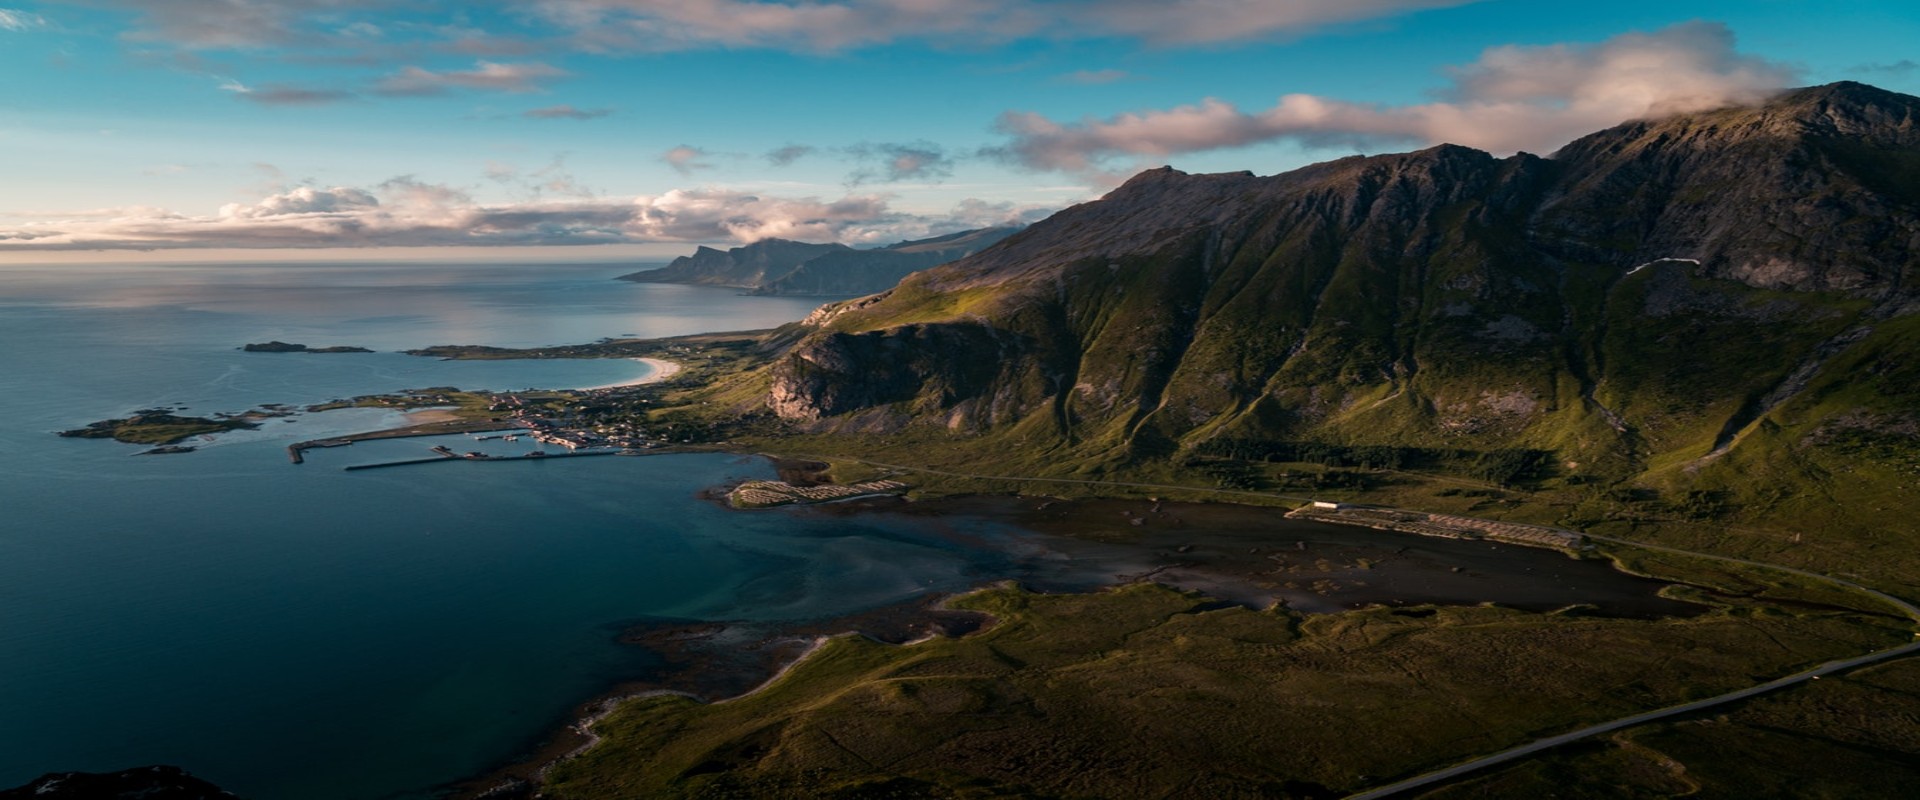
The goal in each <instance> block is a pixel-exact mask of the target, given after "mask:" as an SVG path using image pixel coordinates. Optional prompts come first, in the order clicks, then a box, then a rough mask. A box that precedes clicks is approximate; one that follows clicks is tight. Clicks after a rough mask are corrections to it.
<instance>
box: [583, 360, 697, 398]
mask: <svg viewBox="0 0 1920 800" xmlns="http://www.w3.org/2000/svg"><path fill="white" fill-rule="evenodd" d="M627 360H628V361H638V362H640V363H642V364H645V365H647V366H648V367H651V368H652V369H653V371H652V372H649V373H647V374H646V375H645V376H642V377H640V378H635V379H634V380H630V381H620V382H616V383H607V384H602V385H599V386H582V387H580V388H578V389H575V390H573V391H578V392H596V391H600V390H602V389H622V388H625V387H628V386H645V385H647V384H649V383H661V382H664V381H666V380H667V379H668V378H672V377H673V376H675V375H678V374H679V373H680V369H681V367H680V363H679V362H677V361H668V360H666V359H664V358H645V357H642V358H629V359H627Z"/></svg>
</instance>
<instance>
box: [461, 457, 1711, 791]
mask: <svg viewBox="0 0 1920 800" xmlns="http://www.w3.org/2000/svg"><path fill="white" fill-rule="evenodd" d="M723 502H724V501H723ZM789 512H790V513H801V514H809V515H819V516H826V517H833V518H848V517H853V516H858V515H862V514H871V513H890V514H904V515H910V516H915V517H921V518H926V519H938V518H940V517H944V516H949V515H969V514H971V515H979V516H983V517H992V518H994V519H997V520H999V521H1001V522H1004V523H1009V524H1014V525H1017V526H1019V527H1021V528H1025V529H1028V530H1030V531H1033V532H1035V533H1038V534H1043V535H1048V536H1053V537H1060V538H1061V539H1066V540H1072V541H1080V542H1083V543H1085V544H1086V545H1087V546H1086V548H1085V549H1084V550H1076V551H1075V552H1074V553H1073V556H1074V557H1073V559H1072V560H1076V561H1085V562H1087V563H1088V564H1089V565H1090V570H1091V572H1089V573H1088V574H1086V575H1078V574H1075V575H1066V576H1053V577H1052V578H1046V577H1041V576H1025V578H1024V579H1019V578H1013V577H1010V576H1005V575H999V576H995V577H989V578H986V579H984V580H983V581H982V582H980V583H978V584H975V585H973V586H970V587H968V588H966V589H964V590H960V591H956V592H946V593H939V594H930V595H923V596H920V597H916V598H913V599H911V600H908V601H905V602H902V603H898V604H894V605H891V606H886V607H882V608H877V609H871V610H868V611H862V612H855V613H852V614H847V615H842V616H837V617H833V618H829V619H822V620H813V621H799V622H787V623H776V624H772V625H768V626H765V627H761V628H757V629H754V630H752V631H751V634H752V635H751V636H749V637H748V641H750V642H751V643H750V644H746V645H744V646H743V645H741V644H740V643H739V642H738V641H736V642H735V643H734V644H730V645H726V646H724V647H723V648H713V647H712V646H711V645H710V644H708V642H709V641H710V640H711V637H712V634H713V633H714V632H715V631H716V630H724V629H727V628H731V627H733V626H735V625H739V624H740V623H734V622H716V623H700V624H695V625H690V626H689V625H667V626H663V627H660V628H657V629H654V630H651V631H648V630H643V629H641V628H634V629H630V630H629V631H628V632H627V633H625V634H623V635H622V641H624V642H626V643H628V644H633V645H637V646H642V647H650V648H658V649H657V650H656V652H662V653H666V654H668V655H669V659H668V660H669V662H670V663H672V665H673V666H672V668H671V669H670V670H669V671H668V672H666V673H664V674H661V675H655V676H649V677H646V678H639V679H634V680H627V681H622V682H620V683H617V684H615V685H614V686H612V687H611V688H609V689H608V690H607V691H605V692H603V693H602V694H600V695H598V696H596V697H594V698H591V699H589V700H587V701H585V702H582V703H580V704H579V705H576V706H575V707H574V709H573V711H572V712H571V713H570V714H569V715H567V716H566V717H565V718H564V719H563V720H562V721H560V722H558V723H557V724H556V725H554V726H553V727H551V728H548V729H547V732H546V734H545V736H544V738H543V740H542V741H540V742H538V743H537V744H535V745H533V746H532V747H530V748H529V749H528V750H527V751H526V752H523V753H521V754H520V755H518V756H515V757H513V758H512V759H511V760H509V761H507V762H505V763H502V764H500V765H497V766H495V767H494V768H493V769H491V770H488V771H487V772H485V773H482V774H480V775H476V776H474V777H473V778H470V779H467V780H464V781H458V782H455V783H452V784H450V785H448V786H447V787H445V788H447V789H448V790H449V796H451V797H455V798H460V799H461V800H479V799H480V798H486V800H503V799H504V798H518V797H534V796H536V794H534V793H535V792H536V791H537V790H538V787H539V785H540V783H541V781H542V780H543V779H544V776H545V775H546V774H547V771H548V770H549V769H550V768H552V767H553V766H554V765H555V764H557V763H559V762H561V761H564V760H566V759H569V758H572V757H575V756H578V755H579V754H581V753H583V752H585V751H586V750H587V749H588V748H590V747H592V746H593V745H594V744H595V743H597V742H598V740H599V734H597V733H595V732H594V731H593V730H592V727H593V725H594V723H596V722H599V721H600V720H602V719H604V718H606V717H607V716H608V715H610V714H611V713H613V711H614V710H615V709H616V707H617V706H619V705H620V704H621V703H623V702H625V701H627V700H631V699H636V698H644V697H652V696H660V695H678V696H684V697H689V698H693V699H694V700H696V701H698V702H702V703H709V704H722V703H728V702H732V701H736V700H741V699H745V698H749V697H752V696H754V695H755V694H757V693H759V692H762V691H764V690H766V689H767V688H768V687H770V686H772V685H773V684H775V683H777V682H778V681H779V680H780V679H781V678H783V677H785V676H786V675H787V674H788V673H789V672H791V671H792V670H794V669H796V668H798V667H800V666H801V665H802V664H803V663H804V662H805V661H807V660H808V659H809V658H810V657H812V656H814V655H816V654H818V652H819V651H820V648H821V647H822V646H823V645H825V644H826V643H827V642H828V641H829V640H831V639H834V638H837V637H845V636H863V637H866V638H869V639H873V640H875V641H879V642H883V643H887V644H892V645H896V646H912V645H915V644H920V643H923V642H926V641H929V640H931V639H934V638H937V637H942V636H945V637H958V636H965V635H968V634H970V633H973V632H975V631H978V630H983V629H985V628H988V627H991V626H992V625H994V624H995V623H996V622H997V620H995V619H993V618H992V617H991V616H990V615H984V614H981V613H980V612H975V611H954V610H952V609H950V603H951V602H953V601H954V600H956V599H958V598H960V597H964V596H967V595H969V594H973V593H976V592H980V591H983V590H986V589H989V588H992V587H996V586H1005V585H1008V584H1009V582H1012V584H1013V585H1016V586H1020V587H1023V588H1025V589H1027V590H1029V591H1036V592H1039V593H1043V594H1055V593H1082V592H1100V591H1106V590H1110V589H1114V588H1118V587H1122V586H1128V585H1133V584H1139V583H1148V582H1155V583H1167V584H1168V585H1174V586H1177V587H1180V588H1182V589H1185V590H1188V591H1199V592H1202V593H1205V594H1207V595H1208V596H1209V597H1213V598H1215V599H1216V600H1218V601H1219V602H1222V603H1225V604H1228V605H1237V606H1243V607H1247V608H1256V609H1260V608H1274V607H1284V608H1288V609H1291V610H1293V611H1296V612H1300V613H1305V614H1324V613H1337V612H1339V611H1343V610H1347V609H1351V608H1356V607H1366V606H1371V605H1376V604H1378V605H1389V606H1395V607H1401V606H1405V607H1415V608H1418V607H1420V606H1422V605H1429V604H1441V605H1456V604H1469V603H1470V602H1471V600H1470V599H1467V598H1465V597H1464V595H1465V594H1466V593H1470V592H1472V591H1474V590H1472V589H1470V588H1460V587H1456V588H1457V589H1458V590H1459V591H1461V592H1462V593H1463V596H1462V597H1455V598H1437V597H1430V596H1410V595H1405V594H1401V593H1400V592H1401V591H1402V590H1403V589H1408V588H1412V587H1400V588H1395V587H1394V586H1393V581H1392V578H1393V575H1394V574H1395V573H1396V572H1398V571H1399V570H1400V566H1399V565H1401V564H1407V563H1413V562H1419V563H1420V564H1425V566H1417V567H1416V570H1417V572H1418V577H1420V578H1421V581H1420V582H1421V583H1422V584H1424V583H1428V582H1431V581H1433V580H1436V579H1437V580H1439V581H1440V582H1448V581H1449V579H1450V578H1451V579H1453V580H1455V581H1460V582H1462V583H1463V586H1464V584H1468V583H1471V584H1476V585H1477V584H1478V583H1479V582H1481V581H1483V580H1484V578H1485V576H1486V575H1487V574H1488V573H1490V572H1500V571H1504V570H1493V569H1490V568H1489V566H1490V565H1491V564H1492V563H1493V562H1494V561H1504V560H1508V559H1519V560H1528V559H1532V560H1539V559H1551V560H1552V561H1554V562H1558V561H1560V560H1561V559H1563V558H1564V556H1563V555H1562V554H1561V553H1560V552H1559V551H1556V550H1549V549H1542V548H1535V547H1525V546H1518V545H1511V544H1502V545H1499V546H1498V550H1497V551H1491V552H1490V554H1487V555H1483V556H1482V558H1484V559H1487V560H1486V561H1476V562H1465V561H1461V562H1456V561H1455V559H1456V558H1459V557H1461V556H1460V554H1461V553H1462V551H1463V550H1465V549H1466V548H1464V547H1463V545H1466V544H1467V543H1466V542H1462V541H1459V540H1450V539H1438V540H1436V539H1434V538H1433V537H1424V536H1413V535H1409V534H1405V533H1400V532H1395V531H1377V532H1376V531H1375V529H1371V528H1367V527H1364V526H1353V525H1350V524H1348V525H1336V524H1329V523H1326V522H1324V521H1319V520H1299V522H1305V523H1307V524H1310V525H1313V524H1317V525H1318V526H1320V527H1321V528H1322V530H1320V531H1313V530H1307V529H1302V530H1298V531H1293V532H1291V533H1290V534H1289V535H1288V536H1285V537H1282V538H1281V539H1280V540H1273V539H1257V538H1252V537H1253V536H1254V534H1256V533H1258V532H1260V531H1264V530H1265V528H1266V526H1267V525H1269V524H1271V520H1272V519H1273V518H1274V517H1276V516H1282V512H1278V511H1276V510H1275V509H1271V508H1266V507H1260V506H1246V505H1240V504H1233V503H1221V504H1213V503H1176V502H1164V503H1160V502H1155V501H1152V500H1138V499H1112V498H1102V499H1093V500H1053V499H1048V498H1042V497H1031V496H1020V495H966V496H958V497H947V498H940V499H935V500H923V501H918V502H913V503H906V502H903V501H900V500H898V499H895V498H877V497H862V498H853V499H851V500H850V501H849V502H844V503H835V504H824V505H812V506H805V507H802V508H793V509H789ZM1136 520H1138V521H1136ZM1236 523H1238V524H1236ZM1363 531H1364V532H1365V533H1361V532H1363ZM962 536H963V537H964V536H965V534H962ZM1356 536H1357V537H1358V539H1357V540H1356V539H1355V538H1354V537H1356ZM1118 542H1126V544H1125V545H1122V546H1121V547H1122V548H1123V549H1124V550H1126V551H1127V552H1126V553H1125V554H1124V556H1123V557H1119V558H1116V557H1115V556H1114V554H1113V553H1112V552H1111V550H1110V548H1108V547H1107V546H1106V545H1111V544H1115V543H1118ZM1429 542H1432V543H1433V544H1431V545H1429V544H1428V543H1429ZM1103 543H1104V544H1103ZM1485 544H1493V543H1484V544H1482V547H1484V546H1485ZM1250 546H1251V547H1252V548H1253V549H1251V550H1250V549H1249V547H1250ZM1473 549H1474V550H1475V551H1476V552H1483V553H1488V552H1489V551H1484V550H1482V549H1481V548H1473ZM1435 550H1439V551H1450V552H1453V553H1454V554H1455V555H1454V556H1451V557H1447V556H1442V557H1441V558H1443V559H1444V560H1441V561H1436V555H1435V554H1434V551H1435ZM1256 553H1257V554H1258V556H1259V557H1258V558H1248V556H1249V555H1252V554H1256ZM1501 553H1504V554H1506V555H1504V556H1502V555H1500V554H1501ZM1096 562H1098V563H1096ZM1455 563H1463V564H1466V568H1465V569H1454V570H1447V569H1445V567H1446V566H1447V565H1450V564H1455ZM1536 566H1544V564H1541V565H1536ZM1510 569H1511V571H1512V572H1513V573H1514V574H1516V576H1517V574H1518V573H1519V572H1520V571H1523V570H1524V571H1526V572H1529V573H1532V572H1535V571H1536V570H1530V569H1526V567H1525V566H1524V565H1515V566H1513V567H1511V568H1510ZM1607 569H1608V570H1609V571H1612V572H1621V574H1623V575H1626V574H1631V573H1624V572H1622V571H1620V570H1618V569H1617V568H1615V567H1612V566H1609V567H1607ZM1537 571H1538V572H1541V573H1544V572H1546V570H1545V569H1539V570H1537ZM1093 573H1098V574H1097V575H1096V574H1093ZM1409 574H1412V573H1409ZM1636 577H1639V576H1636ZM1646 580H1649V581H1650V582H1653V583H1659V584H1664V583H1665V581H1662V580H1660V579H1657V578H1646ZM1636 582H1637V581H1636ZM1280 583H1284V584H1288V585H1289V586H1291V585H1292V584H1295V583H1297V584H1299V588H1300V589H1302V590H1304V591H1306V592H1308V593H1311V594H1313V595H1316V596H1318V597H1319V598H1321V599H1322V600H1323V601H1329V602H1330V605H1325V606H1320V607H1316V606H1315V605H1314V604H1310V603H1305V602H1302V601H1301V599H1300V598H1292V599H1282V598H1280V597H1277V596H1276V595H1275V594H1274V593H1273V592H1274V590H1275V589H1277V588H1278V587H1277V586H1276V585H1275V584H1280ZM1581 583H1582V585H1583V586H1584V585H1586V584H1585V582H1584V581H1582V582H1581ZM1648 588H1649V589H1652V588H1653V587H1651V586H1650V587H1648ZM1330 595H1331V596H1330ZM1474 597H1483V595H1479V594H1475V595H1474ZM1648 598H1649V599H1650V600H1651V601H1652V602H1653V603H1655V604H1657V605H1658V606H1661V608H1658V609H1648V608H1644V607H1643V608H1632V609H1629V608H1624V607H1620V606H1618V605H1616V604H1619V603H1621V602H1622V599H1623V598H1621V597H1620V596H1617V595H1616V596H1613V597H1610V598H1607V599H1606V600H1605V601H1604V602H1605V603H1606V604H1607V605H1608V606H1609V607H1610V609H1609V611H1608V612H1606V613H1608V614H1610V615H1611V614H1618V615H1619V616H1623V617H1640V618H1654V617H1661V616H1676V617H1684V616H1689V615H1690V614H1691V613H1696V612H1694V611H1691V610H1689V609H1685V608H1683V607H1682V606H1685V605H1690V604H1681V603H1672V601H1668V600H1666V599H1665V598H1660V597H1659V596H1658V594H1657V592H1656V591H1649V592H1648ZM1581 599H1584V597H1583V598H1581ZM1528 600H1532V601H1534V602H1528ZM1541 600H1542V598H1538V597H1532V598H1527V597H1516V596H1511V595H1509V596H1506V597H1502V598H1500V599H1499V601H1498V602H1500V603H1501V604H1502V605H1507V606H1511V607H1514V608H1520V609H1525V610H1529V611H1532V612H1533V613H1542V614H1544V613H1549V612H1550V611H1551V610H1553V609H1557V608H1563V607H1568V606H1570V605H1571V604H1573V603H1574V602H1575V601H1574V600H1573V599H1569V598H1556V599H1551V600H1546V601H1545V602H1541ZM1701 608H1702V609H1704V607H1701ZM722 651H725V653H726V654H728V655H732V656H734V658H728V657H726V655H723V654H722Z"/></svg>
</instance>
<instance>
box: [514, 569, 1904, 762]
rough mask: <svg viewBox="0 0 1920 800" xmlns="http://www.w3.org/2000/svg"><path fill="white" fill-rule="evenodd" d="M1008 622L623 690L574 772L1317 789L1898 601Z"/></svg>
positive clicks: (1883, 639)
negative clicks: (717, 694) (740, 674)
mask: <svg viewBox="0 0 1920 800" xmlns="http://www.w3.org/2000/svg"><path fill="white" fill-rule="evenodd" d="M953 605H954V606H956V607H960V608H967V609H975V610H979V611H983V612H986V613H989V614H991V615H993V616H994V617H996V618H997V620H998V622H997V624H995V625H994V626H992V627H991V628H989V629H987V630H986V631H984V632H981V633H977V634H973V635H970V636H967V637H964V638H960V639H935V640H930V641H926V642H922V643H919V644H914V645H909V646H891V645H884V644H879V643H876V642H873V641H871V640H867V639H864V638H860V637H853V636H844V637H839V638H835V639H832V640H830V641H828V642H826V643H825V644H824V645H823V646H822V647H821V648H820V650H819V651H818V652H816V653H815V654H814V655H813V656H812V657H810V658H808V659H806V660H805V661H804V662H802V663H801V664H800V665H799V666H798V667H796V668H795V669H793V670H791V671H790V672H789V673H788V674H786V675H785V676H784V677H782V678H780V679H779V680H777V681H775V682H774V683H773V684H771V685H769V686H768V687H766V688H765V689H763V690H762V691H759V692H757V693H754V694H751V695H748V696H746V697H743V698H739V699H735V700H729V701H726V702H720V703H712V704H706V703H701V702H698V701H695V700H691V699H688V698H685V697H680V696H663V697H653V698H648V699H644V700H636V701H632V702H629V703H627V704H626V705H624V706H622V707H621V708H620V710H618V711H617V712H615V713H614V714H613V715H612V716H611V717H609V718H607V719H605V720H604V721H602V722H600V723H599V724H598V725H596V727H595V730H596V731H597V732H599V733H600V734H601V735H602V736H604V737H605V741H604V742H603V743H602V744H600V745H599V746H598V747H595V748H593V749H592V750H589V751H588V752H586V753H585V754H584V755H582V756H581V757H579V758H577V759H574V760H571V761H567V762H563V763H561V764H559V765H556V766H555V767H554V769H553V770H552V772H551V775H550V781H549V783H548V785H547V787H546V790H547V792H548V794H549V795H551V796H554V797H561V798H573V797H578V798H590V797H591V798H599V797H709V796H798V795H800V794H807V795H810V796H825V797H833V796H840V797H879V796H902V797H904V796H924V797H996V796H998V797H1033V796H1040V797H1054V796H1078V797H1143V796H1144V797H1196V798H1198V797H1205V798H1222V797H1326V796H1337V795H1339V794H1343V793H1347V792H1351V791H1354V790H1357V789H1361V788H1364V787H1367V786H1370V785H1377V784H1379V783H1383V782H1386V781H1388V780H1390V779H1392V778H1395V777H1397V776H1404V775H1408V774H1413V773H1418V772H1421V771H1424V770H1427V769H1430V768H1435V767H1439V766H1444V765H1445V764H1447V763H1449V762H1451V761H1455V760H1461V759H1464V758H1466V757H1468V756H1471V755H1474V754H1478V753H1483V752H1487V751H1491V750H1495V749H1499V748H1501V747H1505V746H1508V745H1511V744H1515V743H1518V742H1521V741H1525V740H1527V739H1531V738H1535V737H1538V736H1542V735H1547V734H1551V733H1554V732H1558V731H1561V730H1566V729H1569V728H1572V727H1576V726H1577V725H1579V724H1581V723H1590V722H1597V721H1602V720H1606V719H1611V718H1615V717H1619V716H1624V715H1626V714H1629V713H1633V712H1635V711H1639V710H1643V709H1646V708H1651V707H1657V706H1661V705H1666V704H1670V703H1674V702H1680V701H1684V700H1689V699H1696V698H1700V697H1707V696H1711V695H1714V694H1718V693H1721V692H1724V691H1728V690H1731V689H1735V688H1740V687H1744V686H1746V685H1749V684H1750V683H1752V682H1753V681H1755V680H1756V679H1760V678H1765V677H1771V676H1775V675H1779V674H1785V673H1787V672H1790V671H1792V670H1793V669H1795V668H1796V667H1800V666H1804V665H1807V664H1810V663H1815V662H1819V661H1822V660H1826V659H1830V658H1834V657H1838V656H1843V655H1851V654H1855V653H1858V652H1862V651H1865V650H1868V649H1872V648H1875V647H1881V646H1886V645H1889V644H1892V643H1895V642H1899V641H1901V640H1903V639H1904V638H1906V637H1907V636H1909V634H1907V633H1906V632H1905V631H1904V630H1903V629H1902V627H1901V625H1900V624H1899V622H1898V621H1889V620H1886V619H1884V618H1876V617H1871V616H1864V615H1859V614H1852V613H1848V612H1845V611H1843V610H1837V609H1819V610H1809V609H1802V610H1798V611H1789V610H1784V609H1782V608H1779V607H1772V606H1767V605H1762V604H1756V603H1752V602H1749V601H1745V600H1738V599H1727V600H1721V601H1719V603H1718V605H1719V607H1718V609H1717V610H1716V611H1714V612H1712V613H1710V614H1707V615H1704V616H1700V617H1696V618H1692V619H1686V620H1659V621H1634V620H1619V619H1605V618H1596V617H1586V616H1577V615H1571V614H1544V615H1543V614H1529V613H1523V612H1517V611H1512V610H1508V609H1501V608H1493V607H1476V608H1458V607H1423V608H1413V609H1386V608H1374V609H1368V610H1362V611H1353V612H1347V613H1342V614H1334V615H1323V616H1299V615H1295V614H1291V613H1288V612H1286V611H1284V610H1265V611H1260V610H1253V609H1247V608H1241V607H1222V605H1221V604H1219V603H1215V602H1211V601H1209V600H1207V599H1206V598H1203V597H1198V596H1194V595H1189V594H1184V593H1181V592H1177V591H1174V590H1171V589H1167V588H1164V587H1160V586H1157V585H1152V584H1141V585H1133V586H1129V587H1125V588H1122V589H1117V590H1112V591H1108V592H1102V593H1096V594H1086V595H1059V596H1048V595H1034V594H1030V593H1027V592H1024V591H1021V590H1019V589H1017V588H1000V589H994V590H989V591H984V592H980V593H977V594H974V595H970V596H967V597H965V598H961V599H959V600H957V601H955V602H954V603H953Z"/></svg>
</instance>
